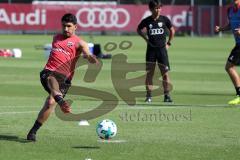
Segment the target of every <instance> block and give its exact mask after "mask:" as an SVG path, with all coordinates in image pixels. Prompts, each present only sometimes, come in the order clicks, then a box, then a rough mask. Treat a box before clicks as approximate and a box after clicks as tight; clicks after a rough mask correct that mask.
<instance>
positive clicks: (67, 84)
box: [40, 69, 71, 96]
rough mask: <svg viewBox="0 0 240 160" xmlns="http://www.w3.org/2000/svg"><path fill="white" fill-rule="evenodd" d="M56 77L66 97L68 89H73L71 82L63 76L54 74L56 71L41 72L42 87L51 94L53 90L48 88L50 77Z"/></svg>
mask: <svg viewBox="0 0 240 160" xmlns="http://www.w3.org/2000/svg"><path fill="white" fill-rule="evenodd" d="M50 75H51V76H54V77H55V78H56V80H57V81H58V84H59V89H60V91H61V92H62V94H63V96H65V95H66V94H67V91H68V89H69V88H70V87H71V81H70V80H69V79H68V78H67V77H66V76H64V75H63V74H60V73H57V72H54V71H50V70H47V69H44V70H42V71H41V72H40V81H41V83H42V86H43V87H44V89H45V90H46V91H47V92H48V93H49V94H51V90H50V89H49V86H48V82H47V81H48V77H49V76H50Z"/></svg>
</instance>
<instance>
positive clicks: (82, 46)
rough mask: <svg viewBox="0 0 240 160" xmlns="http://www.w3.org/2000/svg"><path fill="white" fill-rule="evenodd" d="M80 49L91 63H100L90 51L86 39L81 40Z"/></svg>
mask: <svg viewBox="0 0 240 160" xmlns="http://www.w3.org/2000/svg"><path fill="white" fill-rule="evenodd" d="M79 49H80V51H81V52H82V53H83V54H84V56H85V57H86V58H87V60H88V61H89V62H90V63H96V64H98V63H99V62H98V60H97V58H96V57H95V56H94V55H92V54H91V53H90V51H89V47H88V44H87V43H86V42H85V41H83V40H81V41H80V42H79Z"/></svg>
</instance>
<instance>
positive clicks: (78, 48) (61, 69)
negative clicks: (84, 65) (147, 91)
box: [27, 13, 98, 141]
mask: <svg viewBox="0 0 240 160" xmlns="http://www.w3.org/2000/svg"><path fill="white" fill-rule="evenodd" d="M61 22H62V33H61V34H57V35H55V36H54V38H53V42H52V50H51V54H50V56H49V59H48V62H47V64H46V65H45V67H44V69H43V71H41V73H40V80H41V83H42V86H43V87H44V89H45V90H46V91H47V92H48V93H49V96H48V97H47V98H46V101H45V103H44V105H43V108H42V109H41V111H40V112H39V114H38V117H37V120H36V121H35V123H34V125H33V127H32V128H31V130H30V131H29V133H28V135H27V140H30V141H36V133H37V131H38V129H39V128H40V127H41V126H42V124H43V123H44V122H45V121H46V120H47V119H48V117H49V116H50V114H51V112H52V111H53V109H54V108H55V106H56V103H58V104H59V106H60V108H61V110H62V111H63V112H64V113H70V112H71V108H70V105H69V104H68V103H67V102H66V101H65V100H64V96H65V94H66V93H67V91H68V89H69V87H70V86H71V80H72V77H73V75H74V69H75V65H76V63H77V61H78V59H79V57H80V54H81V53H83V54H84V57H86V58H87V60H88V61H89V62H90V63H96V64H97V63H98V60H97V59H96V58H95V57H94V56H92V55H91V54H90V51H89V48H88V44H87V43H86V42H85V41H83V40H82V39H80V38H79V37H78V36H76V35H75V31H76V29H77V19H76V17H75V16H74V15H73V14H70V13H68V14H65V15H64V16H63V17H62V19H61Z"/></svg>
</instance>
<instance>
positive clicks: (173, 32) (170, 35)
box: [166, 27, 175, 48]
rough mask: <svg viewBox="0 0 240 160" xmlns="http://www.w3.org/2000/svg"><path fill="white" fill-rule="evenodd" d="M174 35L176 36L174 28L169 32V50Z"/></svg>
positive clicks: (167, 45)
mask: <svg viewBox="0 0 240 160" xmlns="http://www.w3.org/2000/svg"><path fill="white" fill-rule="evenodd" d="M174 35H175V29H174V27H171V28H170V30H169V36H168V41H167V44H166V47H167V48H169V47H170V45H171V41H172V40H173V37H174Z"/></svg>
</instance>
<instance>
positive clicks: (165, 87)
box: [160, 67, 173, 102]
mask: <svg viewBox="0 0 240 160" xmlns="http://www.w3.org/2000/svg"><path fill="white" fill-rule="evenodd" d="M160 71H161V74H162V80H163V81H162V85H163V90H164V100H163V101H164V102H173V100H172V99H171V96H170V89H171V88H170V85H169V84H170V83H171V81H170V76H169V72H168V70H167V69H166V68H165V67H160Z"/></svg>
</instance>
